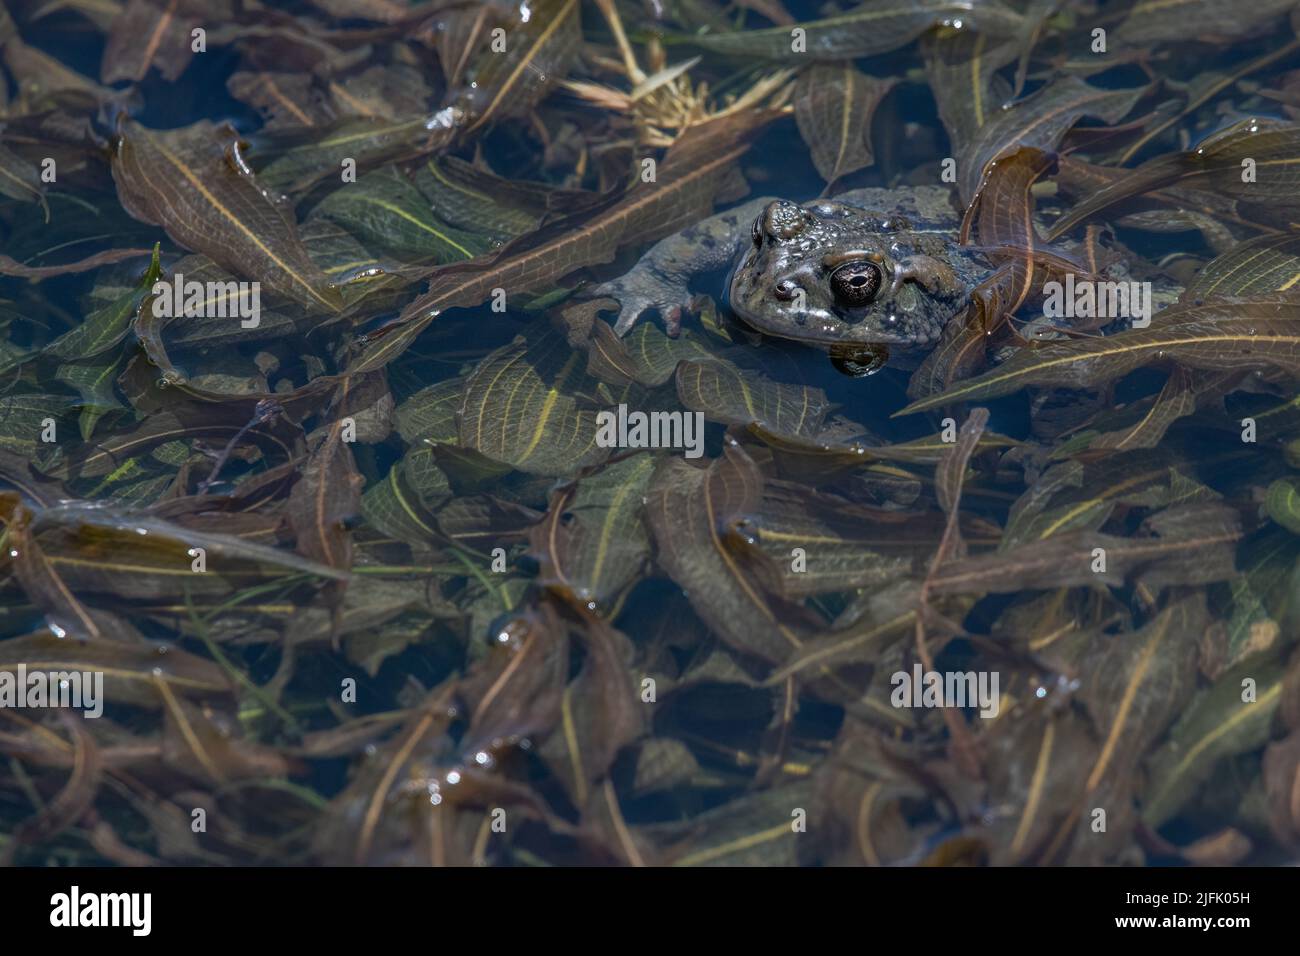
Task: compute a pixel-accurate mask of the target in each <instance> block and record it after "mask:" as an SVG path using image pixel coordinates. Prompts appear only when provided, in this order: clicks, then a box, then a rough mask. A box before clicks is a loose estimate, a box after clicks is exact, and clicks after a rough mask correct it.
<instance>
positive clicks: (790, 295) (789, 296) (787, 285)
mask: <svg viewBox="0 0 1300 956" xmlns="http://www.w3.org/2000/svg"><path fill="white" fill-rule="evenodd" d="M798 291H799V286H798V285H797V284H796V283H794V282H791V281H790V280H789V279H782V280H781V281H780V282H778V283H777V284H776V286H775V287H774V288H773V289H772V293H773V294H774V295H775V296H776V297H777V298H778V299H780V300H781V301H782V302H792V301H794V297H795V294H796V293H797V292H798Z"/></svg>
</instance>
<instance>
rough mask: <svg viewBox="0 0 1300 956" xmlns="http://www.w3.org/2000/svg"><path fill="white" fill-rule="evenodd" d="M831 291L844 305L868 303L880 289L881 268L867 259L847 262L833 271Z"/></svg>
mask: <svg viewBox="0 0 1300 956" xmlns="http://www.w3.org/2000/svg"><path fill="white" fill-rule="evenodd" d="M831 291H832V292H834V293H835V298H836V299H838V300H839V301H840V302H842V303H843V304H844V305H866V304H867V303H868V302H870V301H871V300H872V299H874V298H875V297H876V293H877V292H878V291H880V269H879V268H878V267H877V266H876V265H875V264H873V263H870V262H867V261H866V260H865V259H860V260H858V261H857V262H846V263H844V265H842V266H840V267H839V268H838V269H836V270H835V271H834V272H832V273H831Z"/></svg>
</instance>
